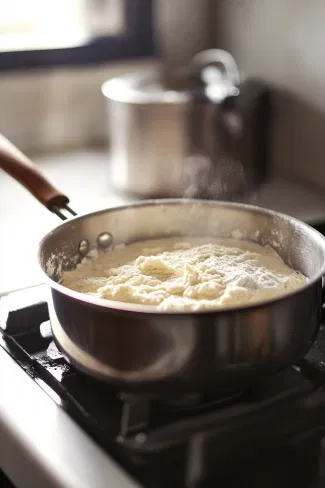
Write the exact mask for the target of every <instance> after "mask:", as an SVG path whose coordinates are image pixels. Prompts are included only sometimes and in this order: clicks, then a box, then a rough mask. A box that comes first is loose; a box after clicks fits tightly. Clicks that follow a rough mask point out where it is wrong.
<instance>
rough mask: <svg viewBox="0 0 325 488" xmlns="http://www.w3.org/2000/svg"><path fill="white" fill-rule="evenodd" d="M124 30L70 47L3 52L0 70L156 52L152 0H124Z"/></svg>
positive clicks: (89, 62) (80, 63) (81, 63)
mask: <svg viewBox="0 0 325 488" xmlns="http://www.w3.org/2000/svg"><path fill="white" fill-rule="evenodd" d="M123 1H124V9H125V11H124V15H125V32H124V33H123V34H121V35H112V36H100V37H97V36H94V37H92V38H90V39H89V41H88V42H86V43H85V44H81V45H79V46H74V47H67V48H54V49H39V50H21V51H4V52H0V72H2V71H13V70H29V69H35V68H45V69H46V68H54V67H60V66H68V67H71V66H91V65H96V64H97V65H98V64H104V63H108V62H111V61H120V60H125V59H133V58H141V57H150V56H154V55H155V54H156V48H155V43H154V34H153V5H152V4H153V0H123Z"/></svg>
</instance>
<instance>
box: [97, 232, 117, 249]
mask: <svg viewBox="0 0 325 488" xmlns="http://www.w3.org/2000/svg"><path fill="white" fill-rule="evenodd" d="M97 244H98V246H99V247H102V248H103V249H107V248H109V247H111V246H112V244H113V236H112V234H110V233H109V232H102V233H101V234H99V236H98V237H97Z"/></svg>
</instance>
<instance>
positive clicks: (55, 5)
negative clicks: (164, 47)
mask: <svg viewBox="0 0 325 488" xmlns="http://www.w3.org/2000/svg"><path fill="white" fill-rule="evenodd" d="M123 28H124V2H123V0H9V1H7V2H3V5H2V6H1V13H0V51H2V52H4V51H16V50H23V51H25V50H34V49H54V48H61V47H72V46H77V45H80V44H83V43H85V42H87V40H89V38H91V37H93V36H112V35H118V34H121V33H122V32H123Z"/></svg>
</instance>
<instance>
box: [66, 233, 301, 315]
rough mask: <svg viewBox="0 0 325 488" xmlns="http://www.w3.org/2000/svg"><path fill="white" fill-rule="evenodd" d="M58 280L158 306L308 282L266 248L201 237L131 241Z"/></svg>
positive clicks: (219, 300) (245, 298)
mask: <svg viewBox="0 0 325 488" xmlns="http://www.w3.org/2000/svg"><path fill="white" fill-rule="evenodd" d="M62 279H63V284H64V285H65V286H66V287H68V288H71V289H73V290H76V291H79V292H81V293H86V294H90V295H95V296H98V297H101V298H106V299H109V300H115V301H119V302H128V303H137V304H142V305H151V306H155V307H156V308H157V309H159V310H161V311H173V310H174V311H183V310H184V311H187V310H188V311H194V310H207V309H210V310H211V309H218V308H224V307H233V306H238V305H248V304H250V303H255V302H259V301H262V300H265V299H269V298H273V297H276V296H279V295H281V294H283V293H286V292H288V291H293V290H295V289H297V288H299V287H301V286H303V285H304V284H305V283H306V282H307V278H305V277H304V276H303V275H302V274H301V273H299V272H297V271H294V270H292V269H291V268H289V267H288V266H287V265H286V264H285V263H284V262H283V261H282V259H281V258H280V256H279V255H278V254H277V253H276V252H275V251H274V250H273V249H271V248H270V247H262V246H259V245H257V244H253V243H250V242H245V241H239V240H219V241H214V242H211V239H210V240H209V241H208V240H207V239H203V238H191V239H186V242H184V241H180V238H167V239H159V240H150V241H142V242H137V243H135V244H130V245H128V246H125V247H122V248H119V249H116V250H114V251H111V252H108V253H106V254H102V255H100V256H98V257H96V258H94V259H88V260H87V259H86V260H84V261H83V263H81V264H79V265H78V267H77V268H76V269H75V270H74V271H69V272H65V273H64V274H63V276H62Z"/></svg>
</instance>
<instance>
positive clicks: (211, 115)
mask: <svg viewBox="0 0 325 488" xmlns="http://www.w3.org/2000/svg"><path fill="white" fill-rule="evenodd" d="M217 66H218V67H219V68H220V66H222V68H221V69H217ZM102 92H103V94H104V96H105V100H106V104H107V114H108V123H109V130H110V155H111V157H110V178H111V181H112V183H113V185H114V186H115V187H117V188H119V189H122V190H123V191H125V192H128V193H131V194H135V195H137V196H141V197H143V198H157V197H159V198H161V197H165V198H178V197H195V198H213V199H219V200H220V199H222V198H225V199H230V198H233V197H234V195H235V194H236V193H245V192H246V193H248V192H250V191H252V190H255V189H256V187H257V186H258V185H259V184H260V183H261V182H262V181H263V179H264V178H265V175H266V172H267V164H268V163H267V139H268V129H267V127H268V119H269V94H268V90H267V89H266V87H265V86H264V85H263V84H262V83H261V82H258V81H257V80H240V76H239V72H238V68H237V66H236V63H235V60H234V59H233V58H232V56H231V55H230V54H229V53H227V52H226V51H222V50H220V49H210V50H207V51H203V52H201V53H199V54H197V55H196V56H195V57H194V59H193V60H192V62H191V63H190V65H189V67H188V69H187V70H184V72H180V73H175V74H174V75H173V76H170V77H169V78H168V79H167V80H166V78H164V76H163V74H162V73H161V72H160V71H159V70H158V69H156V70H154V69H152V70H144V71H139V72H135V73H128V74H125V75H123V76H120V77H117V78H113V79H111V80H108V81H107V82H105V83H104V85H103V87H102Z"/></svg>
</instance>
